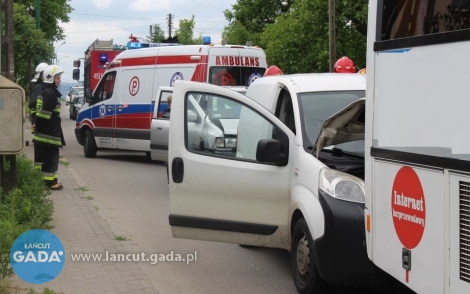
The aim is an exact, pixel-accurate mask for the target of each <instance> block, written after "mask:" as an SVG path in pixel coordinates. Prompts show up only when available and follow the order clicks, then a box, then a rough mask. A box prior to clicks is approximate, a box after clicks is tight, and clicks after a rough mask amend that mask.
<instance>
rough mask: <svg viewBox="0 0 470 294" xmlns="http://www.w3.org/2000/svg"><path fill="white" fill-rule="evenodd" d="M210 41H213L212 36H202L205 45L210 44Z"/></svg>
mask: <svg viewBox="0 0 470 294" xmlns="http://www.w3.org/2000/svg"><path fill="white" fill-rule="evenodd" d="M210 43H211V37H210V36H204V37H202V44H203V45H210Z"/></svg>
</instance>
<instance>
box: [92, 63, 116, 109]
mask: <svg viewBox="0 0 470 294" xmlns="http://www.w3.org/2000/svg"><path fill="white" fill-rule="evenodd" d="M115 81H116V72H115V71H113V72H109V73H107V74H106V75H105V76H104V78H103V79H102V80H101V82H100V84H99V86H98V88H97V89H96V92H95V99H96V101H97V102H101V101H105V100H108V99H110V98H111V97H113V92H114V83H115Z"/></svg>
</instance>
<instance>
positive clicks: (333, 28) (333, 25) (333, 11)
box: [328, 0, 336, 72]
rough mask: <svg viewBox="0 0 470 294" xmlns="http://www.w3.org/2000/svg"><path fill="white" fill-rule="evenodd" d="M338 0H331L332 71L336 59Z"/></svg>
mask: <svg viewBox="0 0 470 294" xmlns="http://www.w3.org/2000/svg"><path fill="white" fill-rule="evenodd" d="M335 1H336V0H329V1H328V2H329V26H328V28H329V36H330V46H329V47H330V72H333V70H334V66H335V61H336V15H335V14H336V7H335Z"/></svg>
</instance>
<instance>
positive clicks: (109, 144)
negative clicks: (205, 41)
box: [75, 45, 267, 157]
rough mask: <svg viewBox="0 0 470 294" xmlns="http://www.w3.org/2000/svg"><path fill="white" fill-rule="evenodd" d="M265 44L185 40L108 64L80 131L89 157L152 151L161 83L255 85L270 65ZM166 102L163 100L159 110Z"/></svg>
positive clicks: (81, 118) (80, 118)
mask: <svg viewBox="0 0 470 294" xmlns="http://www.w3.org/2000/svg"><path fill="white" fill-rule="evenodd" d="M266 67H267V63H266V55H265V53H264V51H263V50H262V49H261V48H257V47H251V46H232V45H187V46H186V45H184V46H167V47H152V48H145V49H134V50H127V51H124V52H122V53H121V54H119V55H118V56H116V58H115V59H114V60H113V61H112V62H111V63H110V64H109V65H108V68H107V70H106V72H105V73H104V74H103V77H102V78H101V80H100V83H99V84H98V86H97V87H96V89H95V90H94V91H93V93H92V92H91V90H90V89H87V90H86V93H85V94H86V102H87V103H86V104H85V105H84V106H83V107H82V108H81V109H80V112H79V113H78V116H77V122H76V128H75V135H76V138H77V141H78V142H79V143H80V144H81V145H83V147H84V148H83V150H84V154H85V157H95V156H96V153H97V150H98V149H101V148H103V149H105V148H114V149H125V150H135V151H143V152H146V153H147V155H149V156H150V125H151V119H152V113H153V111H154V103H155V97H156V96H157V92H158V89H159V87H160V86H169V87H172V86H173V83H174V82H175V81H177V80H190V81H196V82H203V83H210V84H215V85H220V86H243V87H247V86H249V85H250V84H251V83H252V82H253V81H255V80H256V79H258V78H260V77H262V76H263V75H264V72H265V70H266ZM165 108H166V105H165V104H162V105H159V109H158V110H159V112H162V111H164V109H165Z"/></svg>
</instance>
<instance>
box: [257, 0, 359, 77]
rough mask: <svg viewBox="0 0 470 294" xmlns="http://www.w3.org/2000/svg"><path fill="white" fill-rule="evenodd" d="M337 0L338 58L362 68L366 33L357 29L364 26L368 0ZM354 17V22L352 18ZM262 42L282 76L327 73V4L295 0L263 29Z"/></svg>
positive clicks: (326, 2)
mask: <svg viewBox="0 0 470 294" xmlns="http://www.w3.org/2000/svg"><path fill="white" fill-rule="evenodd" d="M353 2H354V1H351V0H339V1H338V2H337V5H336V7H337V11H336V43H337V53H336V55H337V56H343V55H346V56H348V57H349V58H351V59H352V60H353V61H354V62H355V64H356V66H359V67H364V66H365V57H366V34H367V31H363V32H361V31H359V30H358V27H360V28H364V27H367V23H365V24H364V23H363V22H362V21H363V20H364V19H365V20H366V19H367V0H358V1H357V2H361V3H362V4H363V6H362V8H361V9H362V11H361V10H360V9H359V7H360V6H358V5H355V4H353ZM351 16H354V21H353V20H352V19H351ZM261 38H262V39H261V42H262V44H264V46H265V47H266V49H265V51H266V55H267V57H268V60H269V61H270V62H271V63H272V64H276V65H277V66H279V67H280V68H281V69H282V70H283V71H284V73H299V72H328V71H329V47H328V1H323V0H296V1H295V2H294V3H293V4H292V6H291V7H290V10H289V11H288V12H286V13H284V14H282V15H280V16H278V17H277V18H276V21H275V22H274V23H272V24H268V25H266V27H265V30H264V31H263V33H262V35H261Z"/></svg>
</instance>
